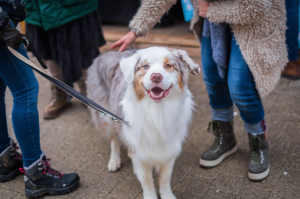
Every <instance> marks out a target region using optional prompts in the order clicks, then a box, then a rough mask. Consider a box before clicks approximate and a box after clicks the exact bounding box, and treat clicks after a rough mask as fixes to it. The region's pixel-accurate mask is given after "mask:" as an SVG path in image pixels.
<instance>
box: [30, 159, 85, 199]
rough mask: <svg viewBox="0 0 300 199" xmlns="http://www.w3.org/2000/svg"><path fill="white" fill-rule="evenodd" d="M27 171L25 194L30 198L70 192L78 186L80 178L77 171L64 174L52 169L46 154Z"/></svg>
mask: <svg viewBox="0 0 300 199" xmlns="http://www.w3.org/2000/svg"><path fill="white" fill-rule="evenodd" d="M25 172H26V175H25V177H24V179H25V194H26V196H27V197H29V198H37V197H40V196H42V195H44V194H50V195H61V194H65V193H68V192H70V191H72V190H73V189H75V188H76V187H77V186H78V184H79V180H80V178H79V176H78V174H77V173H70V174H62V173H60V172H58V171H56V170H54V169H52V168H51V167H50V164H49V159H46V156H43V157H42V160H40V161H38V162H37V163H36V164H35V165H33V166H32V167H31V168H29V169H26V170H25Z"/></svg>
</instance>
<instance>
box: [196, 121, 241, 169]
mask: <svg viewBox="0 0 300 199" xmlns="http://www.w3.org/2000/svg"><path fill="white" fill-rule="evenodd" d="M211 127H212V131H213V133H214V135H215V141H214V143H213V145H212V146H211V147H210V148H209V149H208V150H206V151H205V152H204V153H203V154H202V155H201V158H200V165H201V166H203V167H214V166H217V165H218V164H220V163H221V162H222V161H223V160H224V159H225V158H226V157H227V156H229V155H231V154H233V153H234V152H236V150H237V147H236V140H235V136H234V133H233V123H232V122H221V121H215V120H214V121H212V122H210V123H209V126H208V129H207V131H210V130H211Z"/></svg>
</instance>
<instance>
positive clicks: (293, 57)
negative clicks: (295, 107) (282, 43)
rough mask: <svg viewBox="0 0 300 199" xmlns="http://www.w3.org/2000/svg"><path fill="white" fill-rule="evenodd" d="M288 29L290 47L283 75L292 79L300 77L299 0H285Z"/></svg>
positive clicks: (287, 37) (288, 46) (287, 42)
mask: <svg viewBox="0 0 300 199" xmlns="http://www.w3.org/2000/svg"><path fill="white" fill-rule="evenodd" d="M285 6H286V16H287V21H286V25H287V30H286V32H285V36H286V44H287V48H288V59H289V62H288V63H287V65H286V67H285V69H284V70H283V71H282V74H281V75H282V77H286V78H288V79H291V80H296V79H299V78H300V74H299V66H298V63H297V60H298V32H299V17H298V15H299V0H285Z"/></svg>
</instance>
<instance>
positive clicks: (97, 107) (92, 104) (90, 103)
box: [8, 36, 129, 125]
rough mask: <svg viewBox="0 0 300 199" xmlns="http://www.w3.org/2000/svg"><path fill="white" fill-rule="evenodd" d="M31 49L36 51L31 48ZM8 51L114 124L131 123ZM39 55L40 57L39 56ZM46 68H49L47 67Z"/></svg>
mask: <svg viewBox="0 0 300 199" xmlns="http://www.w3.org/2000/svg"><path fill="white" fill-rule="evenodd" d="M26 39H27V37H26V36H24V40H26ZM23 42H25V45H26V46H32V44H30V41H29V40H27V41H23ZM31 49H34V47H33V48H31ZM8 50H9V51H10V52H11V53H12V54H13V55H14V56H16V57H17V58H18V59H19V60H21V61H23V62H24V63H26V64H27V65H28V66H30V67H31V68H32V69H33V70H34V71H36V72H37V73H39V74H40V75H42V76H43V77H44V78H46V79H47V80H49V81H50V82H52V83H53V84H55V85H56V86H57V87H59V88H60V89H62V90H63V91H65V92H66V93H68V94H69V95H71V96H73V97H75V98H76V99H78V100H79V101H80V102H82V103H83V104H85V105H87V106H89V107H91V108H93V109H95V110H97V111H99V112H100V114H102V115H104V116H107V117H110V118H111V119H112V120H113V121H114V122H119V123H123V124H127V125H128V124H129V122H127V121H125V120H123V119H122V118H120V117H118V116H116V115H115V114H113V113H111V112H109V111H108V110H106V109H105V108H103V107H102V106H100V105H99V104H97V103H96V102H94V101H92V100H91V99H89V98H87V97H86V96H84V95H82V94H81V93H79V92H77V91H76V90H74V89H73V88H72V87H70V86H68V85H67V84H65V83H64V82H62V81H60V80H58V79H56V78H54V77H51V76H49V75H48V74H46V73H45V72H44V71H42V70H41V69H40V68H39V67H37V66H36V65H35V64H34V63H32V62H31V61H29V60H28V59H27V58H25V57H24V56H23V55H21V54H20V53H18V52H17V51H16V50H14V49H13V48H11V47H10V46H8ZM31 52H32V53H37V52H36V50H35V49H34V52H33V51H31ZM34 55H35V56H36V57H37V58H38V57H39V58H40V56H39V55H38V54H34ZM37 55H38V56H37ZM38 61H39V63H40V64H41V65H42V66H43V65H44V66H45V64H44V62H43V60H42V59H41V58H40V59H38ZM44 68H47V67H46V66H45V67H44Z"/></svg>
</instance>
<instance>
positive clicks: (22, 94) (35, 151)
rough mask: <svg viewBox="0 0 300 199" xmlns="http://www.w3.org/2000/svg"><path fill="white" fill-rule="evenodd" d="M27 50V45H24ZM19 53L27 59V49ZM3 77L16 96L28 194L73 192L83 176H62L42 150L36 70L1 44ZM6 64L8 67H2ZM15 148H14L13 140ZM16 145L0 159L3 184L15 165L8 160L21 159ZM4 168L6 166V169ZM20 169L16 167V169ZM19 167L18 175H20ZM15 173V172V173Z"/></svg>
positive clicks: (17, 129)
mask: <svg viewBox="0 0 300 199" xmlns="http://www.w3.org/2000/svg"><path fill="white" fill-rule="evenodd" d="M22 47H23V46H22ZM22 47H21V48H19V49H18V50H17V51H18V52H19V53H20V54H22V55H23V56H25V57H27V54H26V51H25V49H24V48H22ZM0 60H1V65H0V77H1V78H2V79H3V81H4V82H5V84H6V85H7V86H8V87H9V89H10V90H11V92H12V95H13V101H14V106H13V111H12V121H13V127H14V132H15V135H16V137H17V140H18V142H19V144H20V147H21V151H22V152H23V159H24V169H25V171H26V178H24V180H25V194H26V196H28V197H32V198H36V197H39V196H41V195H43V194H51V195H59V194H64V193H68V192H70V191H72V190H73V189H75V187H77V186H78V184H79V180H80V178H79V176H78V174H76V173H70V174H64V175H63V174H61V173H60V172H58V171H56V170H54V169H52V168H51V167H50V164H49V159H47V158H46V154H45V153H44V152H42V151H41V149H40V132H39V117H38V110H37V97H38V82H37V80H36V78H35V76H34V73H33V71H32V69H31V68H30V67H29V66H27V65H26V64H25V63H23V62H22V61H20V60H19V59H17V58H16V57H15V56H14V55H12V54H11V53H10V52H9V51H8V50H7V49H5V48H4V44H3V42H2V43H1V41H0ZM2 63H5V64H2ZM11 145H13V143H12V140H11ZM15 148H16V147H15V145H13V146H12V147H11V149H12V150H9V151H8V152H10V153H7V154H5V156H6V157H5V158H3V157H2V156H0V163H1V168H0V181H2V182H5V181H8V180H11V176H10V174H9V176H8V177H7V175H1V173H3V170H4V169H6V170H8V169H11V168H12V166H11V165H8V164H7V165H3V164H2V162H3V160H4V159H7V158H8V157H10V159H14V160H21V159H22V156H18V155H17V154H12V153H14V151H15ZM12 155H15V157H12ZM3 166H4V167H6V168H4V169H3ZM15 167H16V166H14V168H15ZM17 171H18V168H17V167H16V168H15V170H14V172H17ZM12 174H14V173H12Z"/></svg>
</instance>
